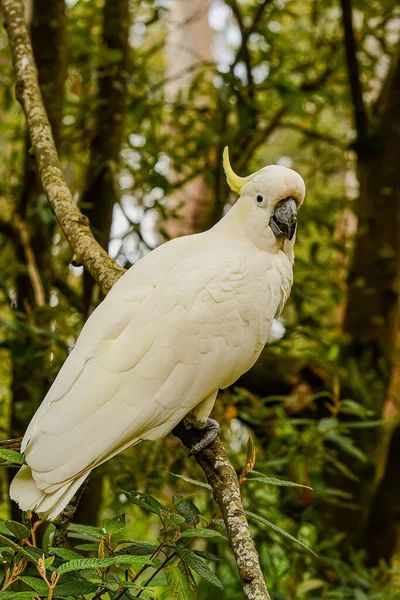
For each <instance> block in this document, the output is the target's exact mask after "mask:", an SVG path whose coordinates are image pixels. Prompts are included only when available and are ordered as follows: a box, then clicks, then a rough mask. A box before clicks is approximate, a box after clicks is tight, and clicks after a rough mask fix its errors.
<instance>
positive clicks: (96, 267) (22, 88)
mask: <svg viewBox="0 0 400 600" xmlns="http://www.w3.org/2000/svg"><path fill="white" fill-rule="evenodd" d="M1 6H2V8H3V13H4V17H5V21H6V25H7V32H8V37H9V40H10V46H11V53H12V57H13V63H14V68H15V71H16V74H17V85H16V95H17V98H18V100H19V102H20V103H21V105H22V108H23V110H24V113H25V116H26V120H27V123H28V128H29V134H30V138H31V143H32V151H33V152H34V154H35V158H36V163H37V166H38V172H39V177H40V180H41V183H42V185H43V189H44V191H45V193H46V196H47V198H48V200H49V203H50V206H51V208H52V209H53V211H54V213H55V215H56V217H57V220H58V222H59V223H60V226H61V229H62V231H63V233H64V235H65V237H66V239H67V240H68V242H69V244H70V246H71V247H72V249H73V250H74V252H75V255H76V261H77V262H79V263H82V264H84V265H85V267H86V268H87V270H88V271H89V272H90V274H91V275H92V276H93V278H94V279H95V280H96V281H97V282H98V283H99V285H100V287H101V288H102V290H103V291H104V292H108V291H109V290H110V289H111V287H112V286H113V284H114V283H115V282H116V281H117V279H119V277H120V276H121V275H122V274H123V272H124V269H122V267H120V266H119V265H118V264H117V263H115V261H113V260H112V259H111V258H110V257H109V256H108V254H107V252H106V251H105V250H103V249H102V248H101V246H99V244H98V243H97V242H96V240H95V239H94V237H93V235H92V233H91V231H90V228H89V221H88V219H87V217H85V216H84V215H82V213H81V211H80V210H79V209H78V207H77V206H76V204H75V202H74V200H73V198H72V195H71V192H70V191H69V189H68V186H67V184H66V183H65V180H64V177H63V173H62V170H61V165H60V161H59V158H58V154H57V150H56V147H55V144H54V140H53V136H52V131H51V127H50V124H49V120H48V118H47V115H46V111H45V109H44V106H43V100H42V97H41V94H40V89H39V84H38V77H37V70H36V66H35V61H34V58H33V53H32V45H31V41H30V39H29V34H28V29H27V26H26V23H25V21H24V13H23V7H22V4H21V1H20V0H2V2H1Z"/></svg>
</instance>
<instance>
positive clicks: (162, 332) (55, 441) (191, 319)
mask: <svg viewBox="0 0 400 600" xmlns="http://www.w3.org/2000/svg"><path fill="white" fill-rule="evenodd" d="M224 168H225V172H226V175H227V180H228V184H229V186H230V187H231V189H232V190H234V191H235V192H238V193H239V194H240V197H239V199H238V200H237V202H236V204H234V206H232V208H231V209H230V210H229V211H228V213H227V214H226V215H225V216H224V217H223V218H222V219H221V220H220V221H219V223H217V224H216V225H215V226H214V227H212V228H211V229H210V230H209V231H206V232H204V233H200V234H196V235H190V236H187V237H181V238H178V239H174V240H171V241H169V242H167V243H166V244H164V245H162V246H160V247H158V248H157V249H156V250H153V251H152V252H151V253H150V254H147V255H146V256H145V257H144V258H142V259H141V260H140V261H139V262H138V263H136V264H135V265H134V266H133V267H131V268H130V269H129V270H128V271H127V272H126V273H125V274H124V275H123V276H122V277H121V279H119V281H118V282H117V283H116V284H115V285H114V287H113V288H112V290H111V291H110V292H109V294H108V296H107V297H106V298H105V299H104V300H103V302H102V303H101V304H100V305H99V306H98V308H97V309H96V310H95V311H94V312H93V314H92V315H91V316H90V318H89V319H88V321H87V323H86V324H85V326H84V327H83V329H82V332H81V334H80V336H79V338H78V340H77V342H76V345H75V347H74V349H73V350H72V352H71V354H70V355H69V356H68V358H67V360H66V361H65V363H64V365H63V367H62V368H61V370H60V372H59V374H58V376H57V378H56V380H55V381H54V383H53V385H52V387H51V388H50V390H49V392H48V394H47V396H46V397H45V399H44V400H43V402H42V404H41V406H40V407H39V409H38V411H37V412H36V414H35V415H34V417H33V419H32V421H31V422H30V424H29V427H28V429H27V431H26V433H25V436H24V438H23V441H22V447H21V451H22V452H23V453H24V455H25V461H26V464H25V465H24V466H22V468H21V469H20V471H19V472H18V473H17V475H16V477H15V478H14V480H13V482H12V484H11V488H10V496H11V498H12V499H13V500H15V501H16V502H17V503H18V504H19V506H20V507H21V508H22V509H23V510H33V511H35V512H37V513H43V514H44V515H45V516H46V517H47V518H48V519H54V518H55V517H57V515H59V514H60V512H61V511H62V510H63V509H64V508H65V506H66V505H67V504H68V502H69V501H70V500H71V498H72V497H73V496H74V494H75V492H76V491H77V489H78V488H79V486H80V485H81V484H82V483H83V481H84V480H85V478H86V477H87V476H88V474H89V473H90V471H91V470H92V469H94V468H95V467H97V466H98V465H100V464H102V463H104V462H105V461H107V460H108V459H110V458H111V457H113V456H115V455H116V454H118V453H119V452H121V451H122V450H124V449H125V448H128V447H129V446H132V445H134V444H137V443H138V442H140V441H142V440H156V439H158V438H160V437H163V436H165V435H166V434H168V433H169V432H170V431H171V430H172V429H173V428H174V427H175V426H176V425H177V424H178V423H179V422H180V421H181V420H182V419H183V418H184V417H185V416H187V415H189V416H191V417H192V418H193V419H194V420H195V421H196V423H197V426H201V425H205V424H206V423H207V421H208V417H209V415H210V412H211V410H212V408H213V405H214V402H215V399H216V396H217V394H218V391H219V390H220V389H224V388H226V387H228V386H230V385H232V384H233V383H234V382H235V381H236V380H237V379H238V378H239V377H240V376H241V375H242V374H243V373H245V372H246V371H247V370H248V369H250V367H251V366H252V365H253V364H254V363H255V362H256V360H257V358H258V357H259V355H260V353H261V351H262V349H263V348H264V345H265V344H266V342H267V340H268V336H269V332H270V328H271V323H272V321H273V319H274V318H275V317H277V316H278V315H279V314H280V312H281V311H282V309H283V307H284V305H285V302H286V300H287V298H288V296H289V293H290V289H291V285H292V280H293V272H292V264H293V259H294V256H293V245H294V241H295V231H296V222H297V209H298V208H299V207H300V206H301V204H302V203H303V200H304V195H305V186H304V182H303V179H302V178H301V177H300V175H299V174H298V173H296V172H295V171H292V170H291V169H287V168H285V167H282V166H277V165H271V166H267V167H264V168H263V169H260V170H259V171H257V172H256V173H254V174H252V175H249V176H248V177H244V178H242V177H239V176H238V175H236V174H235V173H234V172H233V170H232V168H231V166H230V162H229V154H228V149H227V148H225V151H224Z"/></svg>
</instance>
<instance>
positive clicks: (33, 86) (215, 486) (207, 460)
mask: <svg viewBox="0 0 400 600" xmlns="http://www.w3.org/2000/svg"><path fill="white" fill-rule="evenodd" d="M1 6H2V8H3V13H4V16H5V20H6V24H7V32H8V37H9V40H10V47H11V53H12V57H13V63H14V67H15V71H16V73H17V97H18V99H19V101H20V102H21V104H22V107H23V109H24V112H25V116H26V119H27V122H28V127H29V133H30V136H31V142H32V148H33V151H34V153H35V156H36V161H37V165H38V172H39V177H40V180H41V183H42V185H43V189H44V190H45V192H46V195H47V197H48V200H49V203H50V205H51V207H52V208H53V210H54V213H55V215H56V218H57V220H58V222H59V223H60V226H61V228H62V230H63V232H64V235H65V237H66V239H67V240H68V242H69V244H70V245H71V247H72V249H73V250H74V252H75V254H76V256H77V260H78V261H79V262H81V263H82V264H83V265H84V266H85V267H86V268H87V270H88V271H89V272H90V274H91V275H92V276H93V277H94V279H95V280H96V281H97V282H98V283H99V285H100V287H101V289H102V291H103V292H104V293H107V292H108V291H109V290H110V289H111V288H112V286H113V285H114V283H115V282H116V281H117V280H118V279H119V277H120V276H121V275H122V274H123V273H124V269H122V267H120V266H119V265H117V263H115V262H114V261H113V260H111V258H110V257H109V256H108V255H107V253H106V252H105V251H104V250H103V249H102V248H101V246H100V245H99V244H98V243H97V242H96V240H95V239H94V237H93V235H92V233H91V231H90V227H89V222H88V220H87V219H86V218H85V217H84V216H83V215H82V213H81V212H80V211H79V209H78V208H77V206H76V205H75V203H74V201H73V198H72V196H71V193H70V191H69V189H68V187H67V185H66V183H65V181H64V178H63V175H62V171H61V166H60V162H59V159H58V155H57V151H56V148H55V145H54V140H53V137H52V132H51V127H50V125H49V121H48V119H47V116H46V112H45V109H44V107H43V101H42V98H41V95H40V90H39V84H38V79H37V71H36V67H35V62H34V58H33V53H32V46H31V42H30V39H29V35H28V30H27V26H26V24H25V22H24V18H23V7H22V4H21V0H1ZM194 435H196V432H194V430H191V431H190V432H186V433H185V432H184V433H183V434H182V437H181V439H182V440H183V441H184V443H187V444H189V446H192V445H193V436H194ZM13 442H14V444H15V442H16V440H13ZM6 443H7V442H3V448H4V447H7V446H6ZM8 447H10V446H8ZM14 447H15V446H14ZM196 460H197V462H198V463H199V465H200V467H201V468H202V469H203V471H204V473H205V475H206V477H207V479H208V482H209V483H210V485H211V487H212V490H213V494H214V498H215V500H216V502H217V503H218V505H219V507H220V509H221V513H222V516H223V519H224V521H225V525H226V529H227V532H228V538H229V542H230V544H231V547H232V550H233V553H234V556H235V559H236V563H237V565H238V569H239V574H240V581H241V583H242V586H243V591H244V593H245V596H246V597H247V598H249V599H251V600H270V596H269V594H268V590H267V587H266V584H265V581H264V578H263V575H262V571H261V567H260V563H259V557H258V553H257V550H256V548H255V545H254V541H253V538H252V536H251V532H250V529H249V525H248V522H247V519H246V516H245V514H244V509H243V505H242V501H241V497H240V488H239V483H238V478H237V476H236V473H235V470H234V468H233V466H232V465H231V463H230V462H229V459H228V457H227V455H226V452H225V449H224V447H223V445H222V442H221V440H220V439H219V438H217V439H216V440H215V441H214V443H213V444H212V446H211V447H210V448H208V449H206V450H203V451H202V452H200V453H199V454H198V455H197V456H196ZM67 509H68V507H67ZM62 529H63V530H65V529H66V527H65V524H64V525H63V527H62Z"/></svg>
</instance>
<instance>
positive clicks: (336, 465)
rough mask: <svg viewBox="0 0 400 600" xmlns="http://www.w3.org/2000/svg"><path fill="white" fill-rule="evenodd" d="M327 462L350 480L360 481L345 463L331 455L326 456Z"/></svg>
mask: <svg viewBox="0 0 400 600" xmlns="http://www.w3.org/2000/svg"><path fill="white" fill-rule="evenodd" d="M325 461H326V462H327V463H330V464H331V465H332V466H333V467H334V468H335V469H336V470H337V471H339V473H341V474H342V475H344V476H345V477H347V479H350V480H351V481H357V482H358V481H360V478H359V477H357V475H355V474H354V473H353V471H351V470H350V469H349V468H348V467H347V466H346V465H345V464H344V463H342V462H341V461H340V460H338V459H337V458H335V457H334V456H332V455H331V454H325Z"/></svg>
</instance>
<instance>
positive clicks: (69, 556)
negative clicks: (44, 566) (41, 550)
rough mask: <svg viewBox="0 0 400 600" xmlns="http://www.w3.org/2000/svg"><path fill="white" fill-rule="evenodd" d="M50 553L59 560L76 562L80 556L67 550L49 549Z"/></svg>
mask: <svg viewBox="0 0 400 600" xmlns="http://www.w3.org/2000/svg"><path fill="white" fill-rule="evenodd" d="M50 552H51V553H52V554H55V555H56V556H58V557H59V558H63V559H64V560H78V559H81V558H82V556H81V555H80V554H78V553H77V552H74V551H73V550H67V548H53V547H51V548H50Z"/></svg>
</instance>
